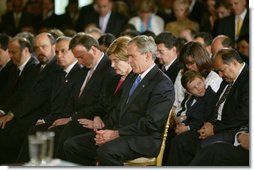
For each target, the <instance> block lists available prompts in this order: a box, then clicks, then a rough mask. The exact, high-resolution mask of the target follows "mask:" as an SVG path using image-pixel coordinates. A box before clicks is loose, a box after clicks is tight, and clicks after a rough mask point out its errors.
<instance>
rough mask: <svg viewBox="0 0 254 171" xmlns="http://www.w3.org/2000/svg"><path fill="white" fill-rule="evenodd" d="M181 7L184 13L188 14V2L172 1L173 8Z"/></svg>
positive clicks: (186, 0)
mask: <svg viewBox="0 0 254 171" xmlns="http://www.w3.org/2000/svg"><path fill="white" fill-rule="evenodd" d="M180 5H182V6H183V7H184V8H185V12H186V13H189V5H190V4H189V1H188V0H174V3H173V8H176V7H179V6H180Z"/></svg>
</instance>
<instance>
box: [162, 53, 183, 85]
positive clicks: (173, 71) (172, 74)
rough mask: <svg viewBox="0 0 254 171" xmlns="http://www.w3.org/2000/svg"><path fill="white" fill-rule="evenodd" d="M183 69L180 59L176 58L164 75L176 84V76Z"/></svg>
mask: <svg viewBox="0 0 254 171" xmlns="http://www.w3.org/2000/svg"><path fill="white" fill-rule="evenodd" d="M181 68H182V65H181V63H180V62H179V59H178V58H176V60H175V61H174V62H173V63H172V64H171V65H170V67H169V68H168V70H167V71H164V73H165V74H166V75H167V76H168V77H169V78H170V79H171V81H172V82H173V83H175V80H176V76H177V74H178V72H179V71H180V69H181Z"/></svg>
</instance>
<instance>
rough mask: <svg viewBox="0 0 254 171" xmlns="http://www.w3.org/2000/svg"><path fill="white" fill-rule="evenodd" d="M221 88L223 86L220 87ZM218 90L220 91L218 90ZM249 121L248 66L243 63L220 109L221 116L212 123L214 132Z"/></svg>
mask: <svg viewBox="0 0 254 171" xmlns="http://www.w3.org/2000/svg"><path fill="white" fill-rule="evenodd" d="M220 89H222V90H223V86H221V88H220ZM218 92H221V90H219V91H218ZM248 123H249V66H248V65H246V64H245V66H244V68H243V70H242V72H241V73H240V75H239V76H238V78H237V80H236V81H235V82H234V84H233V86H232V88H231V90H230V92H229V94H228V96H227V98H226V100H225V103H224V106H223V109H222V118H221V120H220V121H216V122H215V124H214V132H215V133H216V132H219V131H222V130H238V129H239V128H240V127H241V126H242V125H247V124H248Z"/></svg>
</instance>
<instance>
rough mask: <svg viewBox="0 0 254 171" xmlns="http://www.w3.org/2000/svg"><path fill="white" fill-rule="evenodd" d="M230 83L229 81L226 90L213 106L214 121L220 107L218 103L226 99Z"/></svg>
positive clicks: (230, 86)
mask: <svg viewBox="0 0 254 171" xmlns="http://www.w3.org/2000/svg"><path fill="white" fill-rule="evenodd" d="M232 85H233V83H229V84H228V86H227V88H226V90H225V91H224V93H223V94H222V96H221V98H220V99H219V101H218V102H217V104H216V106H215V108H214V111H213V113H214V117H215V118H214V121H216V120H217V117H218V110H219V107H220V105H221V104H222V103H223V102H224V101H225V100H226V98H227V96H228V94H229V92H230V89H231V88H232Z"/></svg>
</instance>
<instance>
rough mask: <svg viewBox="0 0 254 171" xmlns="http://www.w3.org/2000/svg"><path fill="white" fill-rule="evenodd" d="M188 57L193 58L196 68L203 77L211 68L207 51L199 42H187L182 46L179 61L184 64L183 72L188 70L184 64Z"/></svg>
mask: <svg viewBox="0 0 254 171" xmlns="http://www.w3.org/2000/svg"><path fill="white" fill-rule="evenodd" d="M188 57H192V58H193V59H194V61H195V63H196V65H197V67H198V70H199V72H200V73H201V75H202V76H203V77H206V76H207V75H208V74H209V73H210V71H211V70H212V61H211V58H210V56H209V53H208V52H207V50H206V49H205V47H204V46H202V45H201V44H200V43H198V42H188V43H186V44H185V45H184V46H183V47H182V49H181V51H180V54H179V61H180V62H182V63H183V65H184V67H183V68H184V72H185V71H186V70H188V69H187V68H186V66H185V63H186V61H187V58H188Z"/></svg>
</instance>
